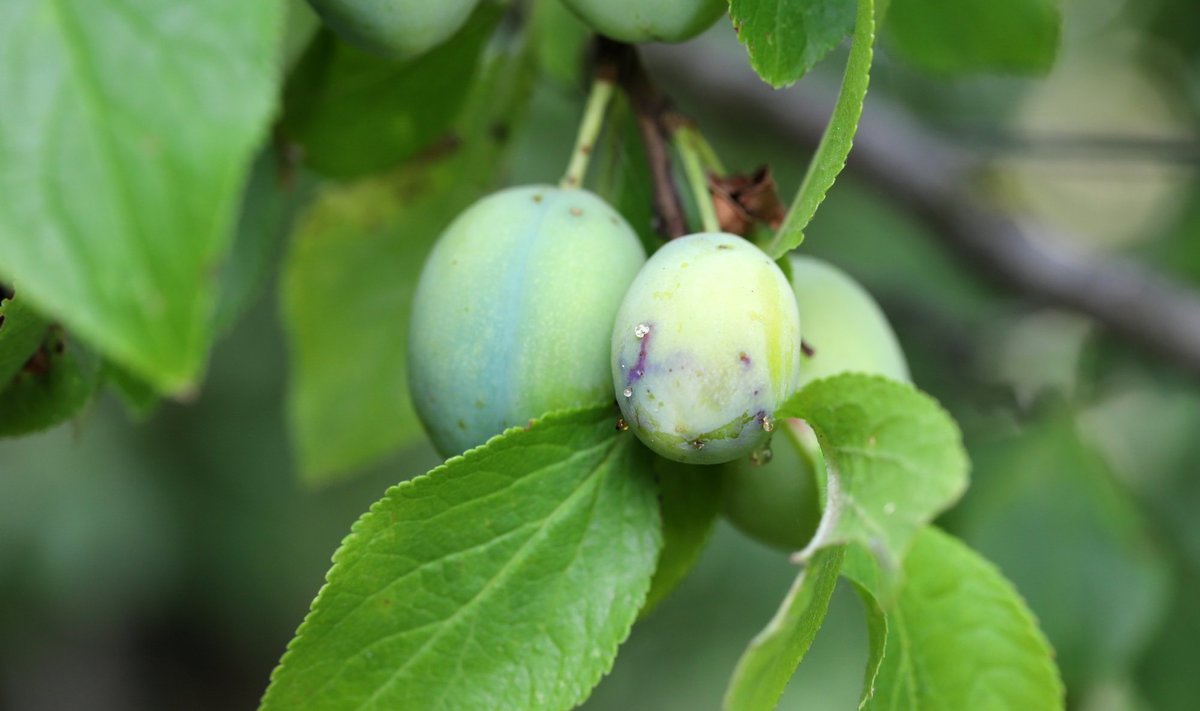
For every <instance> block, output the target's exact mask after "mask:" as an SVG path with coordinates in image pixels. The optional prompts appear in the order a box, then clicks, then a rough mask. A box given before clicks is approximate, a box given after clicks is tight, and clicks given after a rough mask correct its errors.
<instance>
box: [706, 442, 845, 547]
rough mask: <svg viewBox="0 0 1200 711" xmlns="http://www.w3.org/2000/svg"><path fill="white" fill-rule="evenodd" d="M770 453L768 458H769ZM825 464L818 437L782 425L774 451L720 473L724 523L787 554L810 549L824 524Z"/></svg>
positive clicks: (738, 461) (730, 466)
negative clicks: (821, 476)
mask: <svg viewBox="0 0 1200 711" xmlns="http://www.w3.org/2000/svg"><path fill="white" fill-rule="evenodd" d="M768 453H769V454H768ZM823 467H824V459H823V458H822V456H821V448H820V447H819V446H818V445H817V440H816V435H814V434H813V431H812V430H811V429H810V428H809V427H808V425H806V424H804V422H802V421H800V420H791V419H788V420H783V421H782V422H781V423H780V426H779V428H778V429H777V430H776V432H775V435H774V436H773V437H772V438H771V448H770V449H769V450H765V451H763V452H760V453H758V455H757V456H756V457H755V458H754V460H751V459H749V458H743V459H738V460H735V461H732V462H729V463H728V464H725V465H723V466H722V467H721V501H722V507H723V508H724V513H725V517H726V518H727V519H728V520H729V521H730V522H732V523H733V524H734V525H735V526H736V527H737V528H738V529H739V530H741V531H742V532H743V533H745V534H746V535H748V536H750V537H751V538H754V539H756V540H759V541H762V542H763V543H767V544H769V545H773V546H778V547H780V548H784V549H787V550H793V551H794V550H799V549H801V548H803V547H804V546H805V544H807V543H808V541H809V539H810V538H812V535H813V533H815V532H816V530H817V523H818V522H819V521H820V519H821V503H820V496H819V494H818V492H817V475H818V473H819V472H822V471H823Z"/></svg>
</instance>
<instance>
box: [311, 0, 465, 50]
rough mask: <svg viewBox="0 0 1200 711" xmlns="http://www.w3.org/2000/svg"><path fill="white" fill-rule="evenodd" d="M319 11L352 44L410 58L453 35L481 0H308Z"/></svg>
mask: <svg viewBox="0 0 1200 711" xmlns="http://www.w3.org/2000/svg"><path fill="white" fill-rule="evenodd" d="M308 1H309V4H311V5H312V7H313V9H314V10H316V12H317V14H318V15H320V16H321V18H322V19H323V20H324V21H325V23H326V24H328V25H329V26H330V27H331V28H333V30H334V31H335V32H337V33H338V35H339V36H341V37H342V38H343V39H345V40H346V41H347V42H350V43H351V44H353V45H355V46H357V47H359V48H361V49H365V50H368V51H370V52H374V53H376V54H382V55H385V56H388V57H392V58H395V59H408V58H411V57H416V56H417V55H420V54H424V53H425V52H426V51H428V50H430V49H432V48H433V47H436V46H437V45H439V44H441V43H442V42H445V41H446V40H448V39H450V36H451V35H453V34H454V33H455V32H457V31H458V30H459V29H461V28H462V26H463V25H464V24H466V22H467V18H468V17H470V16H471V11H472V10H474V9H475V6H476V5H478V4H479V0H440V1H439V2H425V0H308Z"/></svg>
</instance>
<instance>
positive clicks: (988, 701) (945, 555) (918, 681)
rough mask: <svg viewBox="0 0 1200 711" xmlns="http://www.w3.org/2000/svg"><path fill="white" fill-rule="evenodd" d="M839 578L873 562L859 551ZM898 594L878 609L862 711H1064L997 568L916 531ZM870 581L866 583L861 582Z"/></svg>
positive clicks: (1039, 644)
mask: <svg viewBox="0 0 1200 711" xmlns="http://www.w3.org/2000/svg"><path fill="white" fill-rule="evenodd" d="M855 557H856V556H855V555H853V554H852V555H851V556H848V558H847V565H846V568H845V570H846V572H847V574H849V575H850V576H851V577H852V578H856V582H858V583H859V585H860V589H862V590H866V591H869V592H871V593H873V594H875V595H878V594H879V590H877V589H874V590H872V588H873V587H875V584H874V583H873V582H871V581H870V580H869V579H867V580H865V579H863V576H862V571H863V570H864V569H869V568H871V567H872V566H874V565H876V563H875V561H874V559H872V558H871V557H870V556H868V555H867V554H866V553H863V552H861V551H860V552H859V553H858V554H857V560H853V559H854V558H855ZM904 573H905V575H904V580H905V583H904V587H903V589H902V590H901V591H900V595H899V598H898V599H897V601H896V603H895V605H893V606H892V607H891V608H890V609H889V610H888V612H887V642H886V652H885V654H884V656H883V662H882V665H881V666H880V668H879V673H878V675H877V676H876V677H875V693H874V695H873V696H871V697H870V698H869V699H868V700H867V701H866V703H865V704H864V705H863V707H862V708H864V709H896V708H903V709H909V710H910V711H961V709H1021V710H1022V711H1052V710H1055V709H1062V708H1063V707H1064V699H1063V686H1062V682H1061V681H1060V680H1059V677H1058V670H1057V669H1056V668H1055V666H1054V660H1053V652H1052V650H1051V649H1050V645H1049V644H1048V643H1047V642H1046V638H1045V637H1044V636H1043V635H1042V633H1041V631H1040V630H1039V629H1038V627H1037V622H1036V620H1035V619H1034V617H1033V614H1032V613H1031V612H1030V611H1029V608H1027V607H1026V606H1025V603H1024V601H1023V600H1021V597H1020V595H1018V594H1017V591H1016V590H1015V589H1014V588H1013V587H1012V584H1011V583H1009V582H1008V581H1007V580H1005V579H1004V577H1003V576H1002V575H1001V574H1000V572H999V571H998V570H996V568H995V567H994V566H993V565H991V564H990V563H988V562H987V561H986V560H984V559H983V558H982V557H980V556H979V555H978V554H977V553H975V552H974V551H972V550H971V549H970V548H968V547H967V546H965V545H964V544H962V543H961V542H960V541H958V540H956V539H955V538H953V537H951V536H949V535H947V534H945V533H943V532H941V531H939V530H937V529H935V528H924V529H922V530H921V531H920V532H919V533H918V534H917V535H916V536H915V538H914V540H913V546H912V549H911V550H910V551H909V554H908V557H907V558H905V561H904ZM868 577H869V576H868Z"/></svg>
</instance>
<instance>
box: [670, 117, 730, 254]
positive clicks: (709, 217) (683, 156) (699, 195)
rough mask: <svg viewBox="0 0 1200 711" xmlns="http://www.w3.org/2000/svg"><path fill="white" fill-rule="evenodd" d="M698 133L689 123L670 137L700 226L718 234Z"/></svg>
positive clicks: (719, 228) (718, 227)
mask: <svg viewBox="0 0 1200 711" xmlns="http://www.w3.org/2000/svg"><path fill="white" fill-rule="evenodd" d="M698 134H699V131H697V130H696V128H695V126H693V125H691V124H690V123H688V124H684V125H681V126H679V127H678V128H677V129H676V130H675V131H674V134H673V136H672V138H673V139H674V143H675V149H676V150H678V151H679V158H680V160H682V161H683V171H684V174H685V175H686V176H687V181H688V184H689V185H690V186H691V188H692V196H693V198H694V199H695V201H696V209H697V210H699V211H700V224H701V225H703V227H704V231H705V232H720V231H721V221H720V220H718V219H717V209H716V207H714V206H713V198H712V192H711V191H710V190H709V187H708V170H706V169H705V166H704V160H705V158H704V156H703V155H702V150H703V149H702V148H701V146H700V145H699V144H700V142H701V141H702V140H703V139H700V140H699V141H698V140H697V136H698Z"/></svg>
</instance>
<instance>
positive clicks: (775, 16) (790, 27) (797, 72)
mask: <svg viewBox="0 0 1200 711" xmlns="http://www.w3.org/2000/svg"><path fill="white" fill-rule="evenodd" d="M729 18H730V19H731V20H732V21H733V27H734V29H735V30H736V31H737V35H738V39H739V40H740V41H741V43H742V44H744V45H745V46H746V53H747V54H748V55H749V57H750V66H752V67H754V71H755V72H757V73H758V76H760V77H762V80H763V81H765V82H767V83H768V84H770V85H771V86H774V87H776V88H779V87H783V86H787V85H789V84H791V83H793V82H795V81H796V80H797V79H799V78H800V77H802V76H804V74H805V73H806V72H807V71H808V70H809V69H811V68H812V66H813V65H814V64H816V63H817V62H819V61H820V60H821V58H822V57H824V56H825V55H826V54H828V53H829V50H831V49H833V48H834V47H835V46H837V43H838V42H841V41H842V38H843V37H845V36H846V35H847V34H848V33H849V32H850V28H851V27H852V26H853V25H854V0H731V1H730V3H729Z"/></svg>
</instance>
